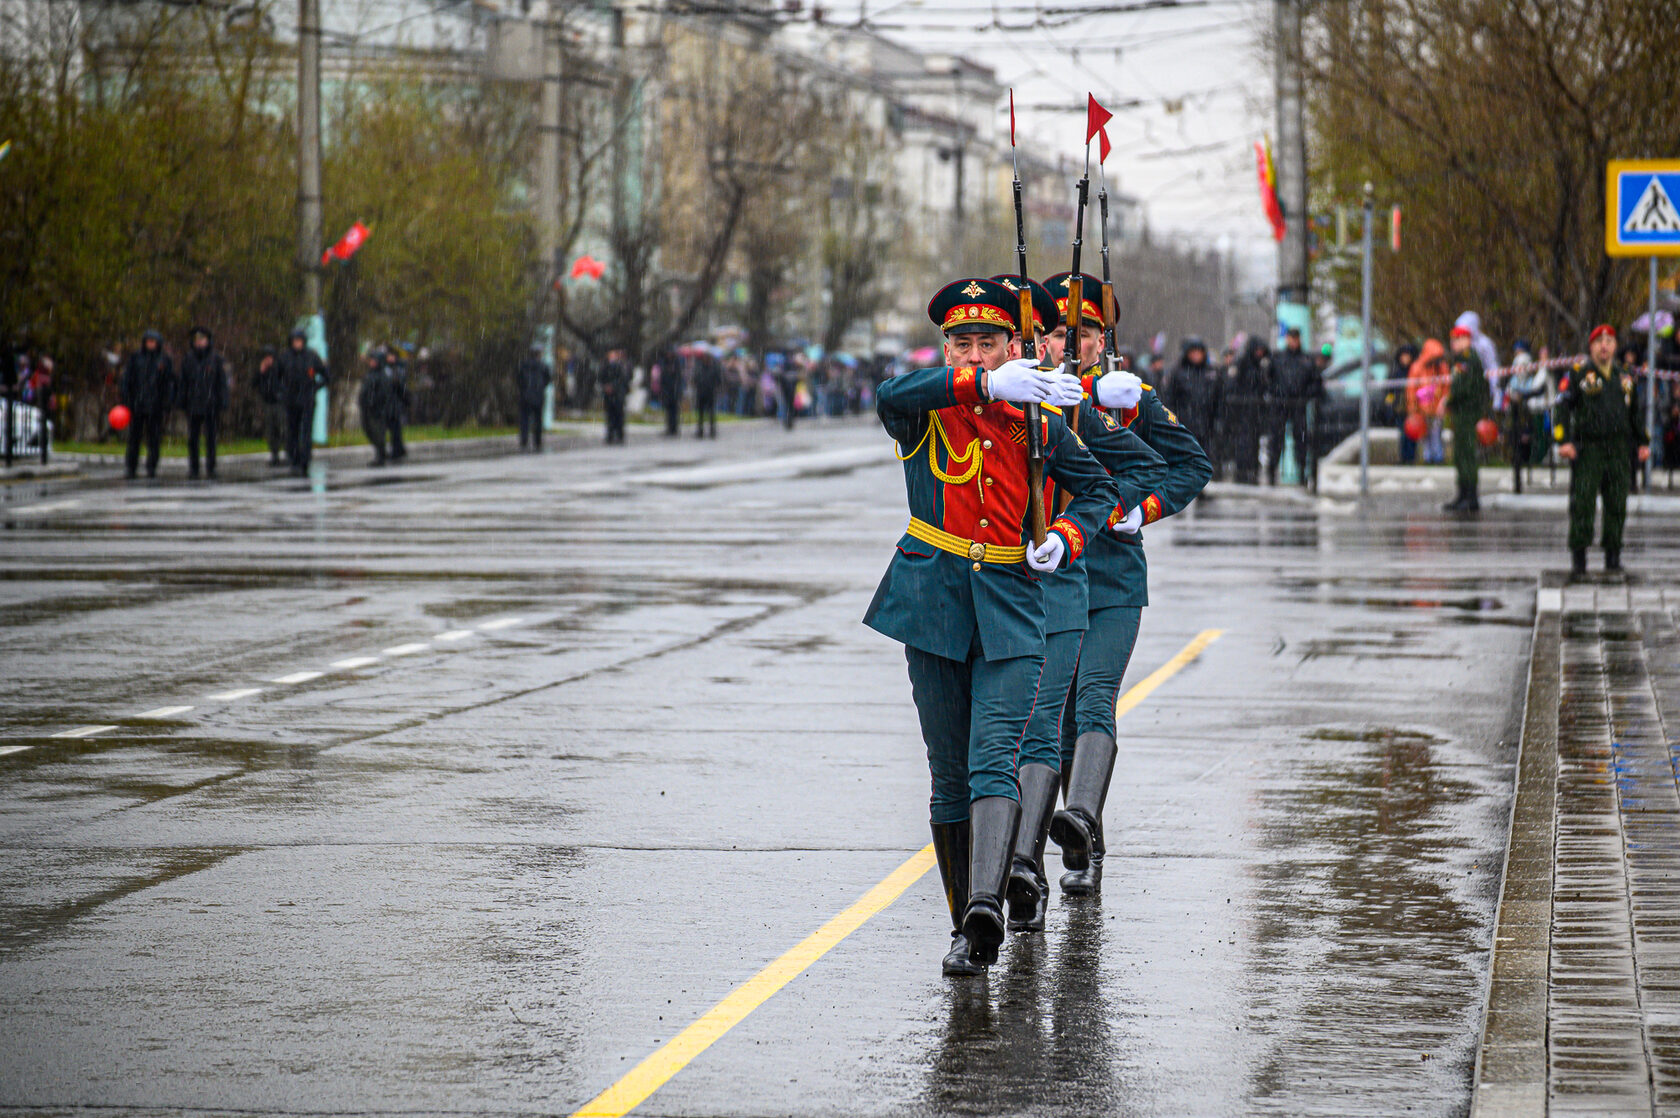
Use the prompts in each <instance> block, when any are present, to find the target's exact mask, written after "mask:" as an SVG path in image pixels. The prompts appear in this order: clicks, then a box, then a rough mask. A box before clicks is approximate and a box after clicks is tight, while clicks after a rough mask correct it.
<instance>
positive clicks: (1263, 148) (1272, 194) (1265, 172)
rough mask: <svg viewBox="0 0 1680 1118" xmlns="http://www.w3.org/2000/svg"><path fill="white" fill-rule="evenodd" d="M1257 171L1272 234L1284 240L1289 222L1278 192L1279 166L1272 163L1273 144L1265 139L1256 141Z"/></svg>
mask: <svg viewBox="0 0 1680 1118" xmlns="http://www.w3.org/2000/svg"><path fill="white" fill-rule="evenodd" d="M1254 162H1255V171H1256V173H1257V174H1258V176H1259V178H1260V204H1261V205H1262V206H1264V207H1265V209H1266V220H1267V221H1270V222H1271V223H1272V236H1273V238H1275V239H1276V240H1279V241H1282V240H1283V235H1284V231H1285V229H1286V227H1287V223H1286V222H1285V221H1284V217H1283V204H1282V203H1281V202H1280V201H1279V200H1278V194H1277V167H1276V165H1275V164H1273V163H1272V149H1271V146H1270V145H1269V144H1268V143H1266V141H1264V140H1255V141H1254Z"/></svg>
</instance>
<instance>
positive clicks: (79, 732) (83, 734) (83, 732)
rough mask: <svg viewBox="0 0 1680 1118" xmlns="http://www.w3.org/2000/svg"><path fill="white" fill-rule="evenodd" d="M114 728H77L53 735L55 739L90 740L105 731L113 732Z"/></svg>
mask: <svg viewBox="0 0 1680 1118" xmlns="http://www.w3.org/2000/svg"><path fill="white" fill-rule="evenodd" d="M115 729H116V727H115V726H77V727H76V728H75V729H74V730H64V731H61V732H60V733H56V734H54V735H53V737H55V738H91V737H92V736H93V735H95V734H103V733H104V732H105V731H106V730H115Z"/></svg>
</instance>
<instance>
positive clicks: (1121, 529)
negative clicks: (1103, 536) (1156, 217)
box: [1109, 373, 1143, 536]
mask: <svg viewBox="0 0 1680 1118" xmlns="http://www.w3.org/2000/svg"><path fill="white" fill-rule="evenodd" d="M1109 375H1110V376H1118V375H1120V374H1118V373H1110V374H1109ZM1127 375H1130V374H1127ZM1142 527H1143V507H1142V506H1141V505H1140V506H1138V507H1136V508H1134V509H1132V511H1131V512H1128V513H1127V514H1126V515H1125V516H1122V517H1121V518H1120V522H1119V523H1118V524H1116V525H1115V526H1114V530H1115V531H1116V532H1118V533H1120V534H1121V535H1123V536H1133V535H1136V534H1137V531H1138V529H1139V528H1142Z"/></svg>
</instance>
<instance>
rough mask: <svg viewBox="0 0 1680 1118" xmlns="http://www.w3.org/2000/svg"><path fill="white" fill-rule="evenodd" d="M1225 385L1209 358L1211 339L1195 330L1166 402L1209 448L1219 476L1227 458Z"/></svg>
mask: <svg viewBox="0 0 1680 1118" xmlns="http://www.w3.org/2000/svg"><path fill="white" fill-rule="evenodd" d="M1224 388H1225V385H1224V383H1223V377H1222V375H1221V374H1220V372H1219V369H1218V368H1217V367H1215V366H1214V365H1213V364H1211V363H1210V362H1209V361H1208V352H1207V343H1206V342H1204V341H1202V339H1200V338H1198V337H1196V336H1195V335H1193V334H1192V335H1191V336H1190V337H1188V338H1185V339H1184V343H1183V345H1182V346H1181V347H1180V350H1179V360H1178V365H1177V366H1176V367H1175V368H1174V369H1173V371H1172V373H1171V374H1169V376H1168V378H1167V400H1166V404H1167V407H1168V408H1169V409H1171V410H1172V411H1174V412H1176V413H1177V414H1178V420H1179V422H1180V423H1182V424H1183V425H1184V427H1185V428H1186V429H1187V430H1188V431H1189V432H1190V433H1191V434H1192V435H1194V436H1195V437H1196V441H1197V442H1199V443H1201V444H1202V447H1203V448H1204V449H1205V450H1206V451H1207V455H1208V459H1209V460H1210V461H1211V462H1212V463H1213V476H1214V477H1215V478H1218V477H1219V476H1220V475H1221V474H1223V473H1224V470H1223V469H1222V467H1221V465H1220V463H1221V462H1222V461H1223V460H1224V458H1225V453H1224V449H1225V448H1224V446H1223V445H1222V441H1221V438H1220V421H1221V414H1220V413H1221V410H1222V408H1223V405H1224V402H1225V401H1224Z"/></svg>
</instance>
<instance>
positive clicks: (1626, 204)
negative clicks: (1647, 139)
mask: <svg viewBox="0 0 1680 1118" xmlns="http://www.w3.org/2000/svg"><path fill="white" fill-rule="evenodd" d="M1604 251H1605V252H1607V253H1609V254H1610V255H1611V256H1680V159H1612V160H1611V161H1610V167H1609V171H1608V174H1607V178H1606V182H1605V193H1604Z"/></svg>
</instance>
